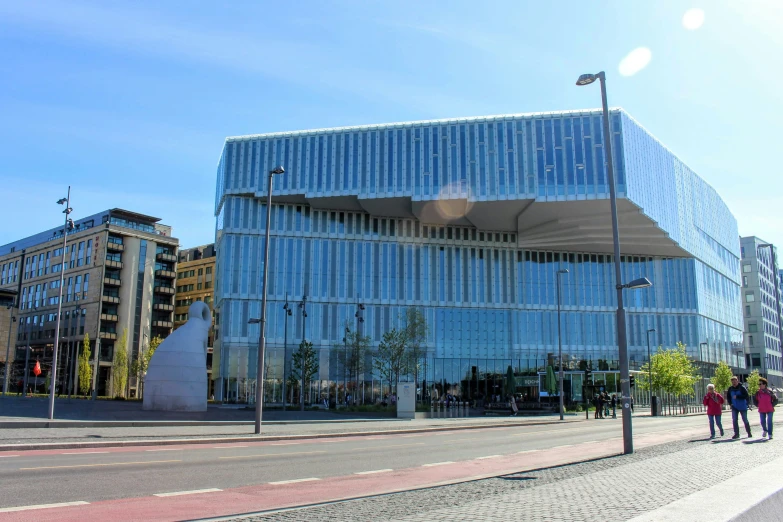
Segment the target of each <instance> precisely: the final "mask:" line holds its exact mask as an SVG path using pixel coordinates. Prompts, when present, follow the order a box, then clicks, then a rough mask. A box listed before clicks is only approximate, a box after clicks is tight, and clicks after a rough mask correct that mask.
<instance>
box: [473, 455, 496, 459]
mask: <svg viewBox="0 0 783 522" xmlns="http://www.w3.org/2000/svg"><path fill="white" fill-rule="evenodd" d="M502 456H503V455H487V456H486V457H476V460H483V459H496V458H498V457H502Z"/></svg>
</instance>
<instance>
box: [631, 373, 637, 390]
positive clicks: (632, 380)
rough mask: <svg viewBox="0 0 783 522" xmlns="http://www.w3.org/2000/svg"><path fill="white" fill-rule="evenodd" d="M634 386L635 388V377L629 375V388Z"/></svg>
mask: <svg viewBox="0 0 783 522" xmlns="http://www.w3.org/2000/svg"><path fill="white" fill-rule="evenodd" d="M634 386H636V377H634V376H633V375H631V388H633V387H634Z"/></svg>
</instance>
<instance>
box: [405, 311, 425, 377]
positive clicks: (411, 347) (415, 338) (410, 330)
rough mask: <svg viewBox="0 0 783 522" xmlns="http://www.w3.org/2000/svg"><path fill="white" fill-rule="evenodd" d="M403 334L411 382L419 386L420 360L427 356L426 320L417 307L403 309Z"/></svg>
mask: <svg viewBox="0 0 783 522" xmlns="http://www.w3.org/2000/svg"><path fill="white" fill-rule="evenodd" d="M402 328H403V332H404V334H405V344H406V346H407V350H408V353H407V358H408V362H407V366H408V368H409V369H410V370H411V371H412V372H413V382H414V383H415V384H416V386H418V384H419V369H420V368H421V360H422V359H423V358H424V357H425V356H426V355H427V350H426V349H425V348H424V343H426V342H427V318H426V317H425V316H424V313H423V312H422V311H421V308H419V307H418V306H411V307H408V308H406V309H405V315H404V317H403V327H402Z"/></svg>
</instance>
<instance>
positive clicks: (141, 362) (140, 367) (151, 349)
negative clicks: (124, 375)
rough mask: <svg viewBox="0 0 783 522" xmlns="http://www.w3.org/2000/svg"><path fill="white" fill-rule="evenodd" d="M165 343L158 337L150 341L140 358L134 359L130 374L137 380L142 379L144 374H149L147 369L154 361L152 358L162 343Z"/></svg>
mask: <svg viewBox="0 0 783 522" xmlns="http://www.w3.org/2000/svg"><path fill="white" fill-rule="evenodd" d="M162 342H163V339H162V338H161V337H160V336H159V335H156V336H155V337H153V338H152V339H150V342H149V345H148V346H147V349H146V350H144V351H143V352H142V353H141V354H140V355H139V357H138V359H134V360H133V362H132V363H131V365H130V374H131V375H133V376H135V377H136V378H140V377H141V376H142V375H143V374H144V373H146V372H147V368H149V367H150V361H151V360H152V356H153V355H154V354H155V350H157V349H158V346H160V343H162Z"/></svg>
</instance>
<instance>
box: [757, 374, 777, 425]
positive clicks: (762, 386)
mask: <svg viewBox="0 0 783 522" xmlns="http://www.w3.org/2000/svg"><path fill="white" fill-rule="evenodd" d="M754 402H755V403H756V406H758V408H759V417H761V429H762V430H764V433H762V435H761V438H762V439H763V438H765V437H766V436H767V435H769V440H772V414H773V413H775V404H777V402H778V398H777V397H776V396H775V394H774V393H773V392H772V390H770V389H768V388H767V379H765V378H764V377H762V378H760V379H759V391H757V392H756V396H755V397H754Z"/></svg>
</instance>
